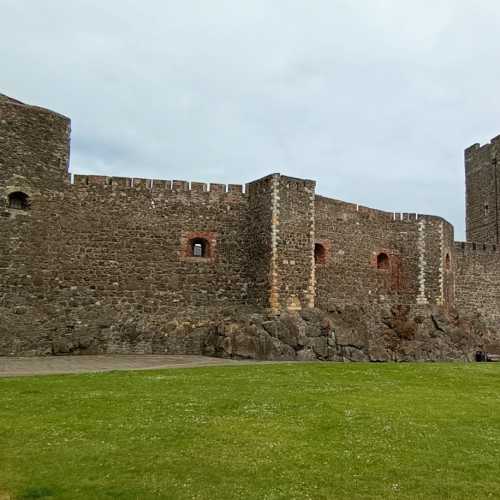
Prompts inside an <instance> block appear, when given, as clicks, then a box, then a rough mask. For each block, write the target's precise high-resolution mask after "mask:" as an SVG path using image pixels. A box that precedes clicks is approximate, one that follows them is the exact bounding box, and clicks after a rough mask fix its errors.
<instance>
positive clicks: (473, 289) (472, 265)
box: [455, 242, 500, 327]
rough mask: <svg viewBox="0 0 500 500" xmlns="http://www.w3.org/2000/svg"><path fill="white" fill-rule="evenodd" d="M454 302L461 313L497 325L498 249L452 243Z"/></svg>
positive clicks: (499, 310)
mask: <svg viewBox="0 0 500 500" xmlns="http://www.w3.org/2000/svg"><path fill="white" fill-rule="evenodd" d="M455 268H456V271H455V274H456V280H455V300H456V307H457V309H459V310H460V311H463V313H465V314H468V315H473V314H477V313H480V314H481V315H482V316H483V317H485V318H488V319H489V320H490V321H491V322H492V323H493V324H494V325H497V327H498V325H500V249H499V248H498V247H497V245H491V244H484V243H477V244H476V243H470V242H467V243H463V242H457V243H455Z"/></svg>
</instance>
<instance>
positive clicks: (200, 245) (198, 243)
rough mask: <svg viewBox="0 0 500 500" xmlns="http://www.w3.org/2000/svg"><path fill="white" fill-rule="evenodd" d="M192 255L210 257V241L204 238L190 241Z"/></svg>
mask: <svg viewBox="0 0 500 500" xmlns="http://www.w3.org/2000/svg"><path fill="white" fill-rule="evenodd" d="M189 244H190V248H191V257H209V256H210V255H209V254H210V252H209V250H210V248H209V244H208V241H207V240H205V239H203V238H194V239H192V240H191V241H190V242H189Z"/></svg>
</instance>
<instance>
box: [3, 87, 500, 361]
mask: <svg viewBox="0 0 500 500" xmlns="http://www.w3.org/2000/svg"><path fill="white" fill-rule="evenodd" d="M69 131H70V122H69V120H68V119H67V118H65V117H62V116H61V115H58V114H55V113H52V112H50V111H47V110H43V109H41V108H36V107H32V106H26V105H24V104H22V103H19V102H17V101H15V100H12V99H9V98H6V97H2V96H0V163H1V169H0V233H1V235H2V237H1V238H0V319H1V321H0V355H12V354H50V353H60V352H167V353H177V354H182V353H202V352H205V351H204V349H206V346H207V345H210V346H211V347H210V349H212V350H213V352H223V353H225V354H228V353H229V355H231V354H230V353H237V352H238V349H237V348H236V347H234V346H235V345H237V344H238V338H240V337H241V335H242V333H241V332H247V333H245V334H244V338H246V337H245V335H247V334H248V331H253V332H254V333H255V332H260V333H259V335H261V337H262V338H266V339H267V337H266V335H269V336H270V339H271V340H269V339H267V340H266V342H267V343H268V344H266V345H268V346H271V344H272V346H274V347H272V346H271V347H272V349H271V347H269V348H270V349H271V350H272V352H274V353H275V354H273V356H274V355H275V356H276V357H277V359H278V358H279V359H307V357H308V356H312V354H311V353H312V351H311V349H312V350H314V349H316V350H317V352H323V350H324V348H326V347H325V346H326V345H330V344H331V342H330V341H327V339H326V337H325V338H322V339H319V337H321V336H324V335H326V334H324V332H325V331H327V330H328V327H327V326H325V324H324V322H325V321H326V323H328V322H329V321H333V320H332V319H331V318H332V317H333V318H334V319H335V317H337V320H338V321H340V319H339V318H341V315H342V314H343V313H342V311H349V310H351V311H354V310H355V311H356V314H355V316H356V318H357V319H356V320H355V321H354V320H352V318H351V320H352V321H351V323H352V324H356V325H363V329H364V330H366V335H365V337H364V340H363V342H362V343H361V344H362V345H364V346H365V347H364V348H365V353H364V354H363V355H361V354H359V353H355V354H353V356H354V357H356V356H358V359H364V358H363V357H362V356H366V357H367V359H368V358H370V359H372V357H375V358H376V357H377V355H378V354H377V355H376V354H373V356H372V354H369V353H376V352H378V351H377V350H376V349H375V350H374V344H373V342H374V340H373V338H376V339H378V340H377V342H379V341H380V342H382V340H383V339H385V337H384V335H385V333H384V332H385V329H386V328H387V325H386V323H385V322H384V321H385V320H384V318H385V317H386V315H387V314H389V316H390V315H391V314H392V315H393V316H394V317H396V318H397V320H390V321H391V322H390V324H391V325H393V326H390V327H389V328H390V331H395V332H398V331H399V330H401V328H400V327H401V324H403V323H405V322H410V323H411V322H412V321H414V320H413V319H411V320H410V319H408V318H409V317H410V316H408V315H409V314H410V313H409V312H408V311H412V312H411V315H414V316H415V318H417V319H418V317H419V312H418V311H419V310H420V309H421V310H422V311H424V312H425V314H424V316H425V317H427V318H428V320H426V321H427V322H425V321H424V323H425V324H431V323H432V321H431V320H430V319H429V318H430V314H431V312H432V308H433V307H441V308H444V309H446V310H448V311H451V310H453V308H454V307H455V306H456V307H457V308H459V309H460V310H463V311H465V312H466V313H467V314H474V313H475V312H477V311H480V312H481V313H483V315H484V316H486V317H487V318H488V320H489V321H490V322H491V323H492V324H497V323H496V322H500V306H499V300H498V299H499V292H498V290H499V287H500V278H499V277H500V257H499V253H498V252H495V251H494V249H493V247H492V249H491V251H488V252H486V251H484V252H482V251H472V250H471V249H472V247H469V246H468V245H469V244H466V246H465V247H462V246H461V245H457V244H454V242H453V227H452V226H451V225H450V224H449V223H447V222H446V221H445V220H443V219H442V218H440V217H434V216H427V215H416V214H406V213H404V214H400V213H389V212H383V211H379V210H374V209H369V208H366V207H362V206H358V205H354V204H350V203H345V202H342V201H338V200H333V199H329V198H325V197H322V196H318V195H316V194H315V182H314V181H311V180H305V179H296V178H291V177H287V176H283V175H281V174H272V175H269V176H267V177H264V178H262V179H259V180H256V181H254V182H250V183H249V184H247V185H246V186H241V185H236V184H231V185H228V186H226V185H222V184H210V185H207V184H205V183H200V182H187V181H179V180H174V181H166V180H156V179H153V180H150V179H137V178H136V179H129V178H122V177H103V176H86V175H75V176H74V179H73V182H71V181H70V178H69V175H68V160H69ZM468 172H469V177H468V179H469V181H470V179H471V177H470V175H472V174H471V172H472V170H471V169H470V168H469V170H468ZM481 175H483V174H482V173H481ZM470 182H472V181H470ZM474 182H475V181H474ZM474 182H472V183H469V188H468V189H469V190H470V189H473V187H472V188H471V187H470V186H474ZM14 192H22V193H24V194H26V195H27V196H28V197H29V204H28V206H24V207H19V206H12V204H11V202H10V195H11V194H12V193H14ZM471 199H472V200H473V199H474V197H473V196H472V197H471V194H470V193H469V197H468V200H471ZM468 207H469V205H468ZM469 213H473V211H472V212H471V210H470V209H468V214H469ZM471 220H473V218H472V219H471ZM471 227H472V226H471ZM488 227H489V226H488ZM488 231H489V232H488V234H490V232H491V228H489V229H488ZM485 238H486V236H485ZM195 242H203V255H201V256H198V255H194V254H193V245H194V244H195ZM315 307H316V308H319V309H321V310H323V311H329V314H331V315H333V316H331V317H330V319H324V318H323V316H321V315H320V316H317V315H316V316H315V317H317V318H319V317H321V318H323V319H322V320H318V321H317V323H318V325H319V326H318V328H319V330H318V329H316V330H314V332H312V331H311V332H309V333H310V335H309V334H308V335H309V336H310V337H311V338H314V339H315V340H311V341H308V342H312V344H310V345H309V344H307V345H306V344H301V343H300V342H298V341H297V343H294V342H295V341H293V342H292V341H290V338H289V335H290V332H288V333H287V332H283V331H281V329H282V328H283V326H282V323H283V322H281V323H280V322H278V323H273V322H271V323H272V325H274V326H272V325H271V323H270V325H271V326H270V327H269V328H271V330H272V332H271V331H269V332H267V333H266V334H264V333H262V331H263V330H262V328H260V326H258V325H257V326H258V328H257V327H256V329H253V330H252V328H253V327H251V328H250V327H248V328H250V330H248V328H247V327H246V326H244V325H243V323H244V321H243V320H241V318H243V317H245V318H250V319H249V320H248V321H250V323H252V321H253V320H252V319H251V318H252V317H253V316H252V315H255V314H257V315H262V314H265V315H271V316H270V317H276V316H279V315H280V314H281V315H282V314H285V313H286V314H294V313H296V312H301V314H306V313H305V311H307V310H313V309H314V308H315ZM353 307H354V308H355V309H353ZM402 307H403V308H407V309H401V308H402ZM408 308H409V309H408ZM419 308H420V309H419ZM387 311H393V312H392V313H388V312H387ZM401 311H407V312H404V313H402V312H401ZM353 314H354V313H353ZM432 314H435V313H432ZM335 315H337V316H335ZM405 315H406V316H405ZM306 316H307V315H306ZM306 316H305V317H306ZM358 316H359V317H358ZM407 316H408V318H407ZM259 317H260V316H259ZM411 317H412V318H413V316H411ZM235 318H240V319H239V320H238V319H235ZM401 318H406V319H401ZM417 319H415V321H414V322H415V325H417V324H418V321H417ZM242 321H243V323H242ZM245 321H246V320H245ZM284 321H285V320H284ZM287 321H288V320H286V321H285V323H286V324H289V327H290V329H291V330H290V331H293V330H294V329H295V328H297V324H296V323H294V322H293V321H292V322H288V323H287ZM304 321H306V320H304ZM342 321H346V320H345V319H342ZM394 321H395V323H394ZM453 321H455V320H453ZM351 323H349V322H348V324H351ZM220 324H222V325H226V326H224V327H221V328H222V330H221V329H220V328H219V327H216V331H217V335H216V336H215V337H214V338H216V342H215V344H213V343H212V344H211V343H210V342H208V341H207V338H208V337H207V335H208V336H210V332H212V331H213V327H214V326H213V325H220ZM339 324H341V323H339ZM394 324H396V326H395V327H394ZM457 324H458V323H457ZM231 325H232V326H231ZM234 325H237V326H234ZM370 325H371V326H370ZM398 325H399V326H398ZM232 328H233V329H234V331H233V330H232ZM301 328H302V327H301ZM337 328H340V327H338V326H337ZM346 328H347V327H346ZM349 328H350V327H349ZM349 328H347V329H346V331H348V330H349ZM398 328H399V330H398ZM412 328H413V330H415V331H417V330H418V331H419V332H420V333H419V338H426V337H425V331H426V328H424V329H422V328H421V327H417V326H413V327H412ZM419 328H420V330H419ZM211 329H212V330H211ZM370 329H371V330H370ZM391 329H392V330H391ZM264 330H265V328H264ZM406 330H407V329H405V328H403V329H402V331H404V332H406ZM424 330H425V331H424ZM266 331H267V330H266ZM349 331H350V330H349ZM464 331H468V330H467V329H466V328H465V329H464ZM231 332H233V333H234V335H233V333H231ZM280 332H281V333H280ZM321 332H323V333H321ZM404 334H405V335H406V333H404ZM252 335H253V334H252ZM255 335H257V333H255ZM294 335H295V334H294ZM297 335H298V334H297ZM308 335H306V337H307V336H308ZM370 335H371V336H372V337H370ZM373 335H375V337H373ZM398 335H399V334H398ZM238 336H240V337H238ZM292 336H293V335H292ZM317 336H318V338H316V337H317ZM369 337H370V338H371V339H372V340H369ZM294 338H295V337H294ZM228 339H229V340H228ZM235 339H236V340H235ZM273 339H274V340H273ZM212 340H213V339H212ZM386 340H387V339H386ZM386 340H383V341H384V342H385V341H386ZM406 340H408V339H406ZM207 342H208V344H207ZM227 342H230V343H231V342H236V344H234V345H233V344H230V345H229V344H228V345H226V344H227ZM269 342H270V343H271V344H269ZM290 342H291V344H290ZM329 342H330V344H329ZM345 342H346V344H345V345H346V346H348V345H350V344H349V339H345ZM221 343H222V344H224V343H226V344H224V345H222V344H221ZM361 344H360V345H361ZM339 345H340V344H339ZM342 345H344V344H342ZM443 345H444V344H443ZM203 346H205V347H203ZM231 346H232V347H231ZM286 346H288V347H286ZM313 348H314V349H313ZM210 349H209V352H211V351H210ZM256 349H258V348H257V347H256ZM290 349H292V351H293V349H295V351H293V352H292V351H290ZM336 349H337V348H336ZM339 349H340V348H339ZM342 349H344V347H342ZM342 349H341V350H340V351H339V350H338V349H337V351H335V352H336V353H337V354H335V356H338V355H339V352H341V351H342ZM346 349H347V347H346ZM387 349H388V350H387ZM387 349H386V350H387V352H396V351H394V349H393V348H392V347H390V346H389V347H387ZM419 349H420V350H419V351H418V352H419V353H422V352H426V351H425V349H424V350H422V349H421V348H420V347H419ZM314 352H316V351H314ZM342 352H344V351H342ZM346 352H347V351H346ZM353 352H354V351H353ZM398 352H399V351H398ZM294 353H295V354H294ZM299 353H300V354H299ZM421 355H422V356H423V354H419V356H421ZM280 356H281V358H280ZM318 356H320V357H321V356H323V355H322V354H318ZM388 356H389V355H388ZM391 356H393V355H392V354H391V355H390V356H389V358H390V357H391ZM394 356H396V355H394ZM397 356H399V354H398V355H397ZM397 356H396V357H397ZM402 356H403V358H404V357H405V356H406V355H402ZM443 356H444V355H443ZM323 358H324V359H327V358H328V359H330V358H329V357H328V356H323ZM438 358H439V356H438ZM331 359H334V358H331ZM335 359H336V358H335ZM394 359H396V358H394ZM419 359H420V358H419ZM439 359H441V358H439Z"/></svg>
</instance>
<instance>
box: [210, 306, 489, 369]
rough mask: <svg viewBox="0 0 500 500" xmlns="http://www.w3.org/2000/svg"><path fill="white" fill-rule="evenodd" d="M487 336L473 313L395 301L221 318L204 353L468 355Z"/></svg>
mask: <svg viewBox="0 0 500 500" xmlns="http://www.w3.org/2000/svg"><path fill="white" fill-rule="evenodd" d="M369 325H371V326H369ZM373 325H375V328H373ZM493 341H495V335H494V333H493V331H492V330H491V329H489V328H488V327H487V325H486V324H485V323H484V322H483V321H482V319H481V318H480V317H479V316H477V317H474V318H467V319H466V318H460V317H459V316H458V315H457V314H456V313H452V312H447V311H446V310H445V309H443V308H439V307H432V308H431V307H425V308H418V309H413V308H410V307H409V306H395V307H393V308H391V309H390V310H389V311H384V312H382V313H381V312H377V311H373V310H372V311H370V310H369V309H366V308H361V307H346V308H342V309H341V308H338V309H334V310H331V311H330V312H323V311H319V310H317V309H308V310H304V311H302V312H301V313H300V314H298V313H293V314H292V313H286V314H282V315H280V316H276V317H274V318H269V317H267V318H266V317H264V316H262V315H252V316H251V317H249V318H248V319H247V321H246V322H244V323H241V322H235V323H229V324H227V323H223V324H220V325H218V326H217V327H215V328H213V329H212V330H211V332H210V334H209V335H208V337H207V339H206V341H205V346H204V353H205V354H210V355H214V356H224V357H227V356H229V357H233V358H250V359H262V360H297V361H305V360H325V361H372V362H386V361H472V360H474V355H475V352H476V351H477V350H483V349H484V346H485V345H486V344H488V343H489V342H493Z"/></svg>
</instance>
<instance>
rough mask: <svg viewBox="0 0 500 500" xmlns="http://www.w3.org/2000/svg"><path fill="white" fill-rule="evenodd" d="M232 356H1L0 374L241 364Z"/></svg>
mask: <svg viewBox="0 0 500 500" xmlns="http://www.w3.org/2000/svg"><path fill="white" fill-rule="evenodd" d="M240 363H242V361H237V360H233V359H221V358H209V357H207V356H167V355H148V354H139V355H118V354H109V355H102V356H47V357H0V377H13V376H23V375H49V374H55V373H84V372H106V371H111V370H153V369H158V368H187V367H193V366H212V365H228V364H240Z"/></svg>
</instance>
